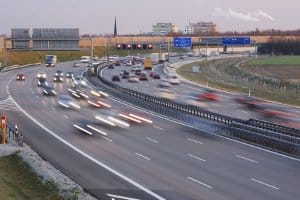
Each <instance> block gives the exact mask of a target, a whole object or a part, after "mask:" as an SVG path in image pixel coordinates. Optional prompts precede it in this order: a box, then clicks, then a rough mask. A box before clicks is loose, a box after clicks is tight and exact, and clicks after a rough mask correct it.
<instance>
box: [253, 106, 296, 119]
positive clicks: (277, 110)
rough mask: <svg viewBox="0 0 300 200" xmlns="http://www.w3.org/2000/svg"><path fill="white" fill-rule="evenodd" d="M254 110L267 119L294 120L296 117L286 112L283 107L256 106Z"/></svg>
mask: <svg viewBox="0 0 300 200" xmlns="http://www.w3.org/2000/svg"><path fill="white" fill-rule="evenodd" d="M256 110H257V111H258V112H259V113H261V114H262V115H263V116H264V117H267V118H270V117H272V118H278V119H284V118H289V117H291V118H294V117H297V116H296V115H295V114H294V113H291V112H290V111H288V110H286V109H285V108H283V107H279V106H275V105H271V104H260V105H259V106H257V108H256Z"/></svg>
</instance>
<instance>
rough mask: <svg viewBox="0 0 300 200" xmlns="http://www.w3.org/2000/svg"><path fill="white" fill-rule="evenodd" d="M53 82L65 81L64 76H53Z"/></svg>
mask: <svg viewBox="0 0 300 200" xmlns="http://www.w3.org/2000/svg"><path fill="white" fill-rule="evenodd" d="M53 82H64V77H63V76H53Z"/></svg>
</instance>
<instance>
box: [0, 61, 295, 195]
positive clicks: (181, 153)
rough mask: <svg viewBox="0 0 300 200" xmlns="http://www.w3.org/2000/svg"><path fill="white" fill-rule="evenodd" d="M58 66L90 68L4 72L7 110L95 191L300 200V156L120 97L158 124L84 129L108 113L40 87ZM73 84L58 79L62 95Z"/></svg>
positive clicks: (56, 161)
mask: <svg viewBox="0 0 300 200" xmlns="http://www.w3.org/2000/svg"><path fill="white" fill-rule="evenodd" d="M57 69H62V70H63V71H64V72H67V71H75V73H76V74H80V73H81V72H82V71H83V70H84V68H83V67H80V68H73V67H72V63H70V62H69V63H63V64H59V65H58V66H57V67H56V68H44V67H35V68H27V69H22V70H18V71H12V72H8V73H6V74H2V75H1V76H0V80H1V83H2V84H1V88H0V89H1V94H0V100H1V103H0V105H1V106H0V111H1V113H3V112H4V113H5V114H7V115H8V117H9V119H10V120H11V122H13V123H16V124H18V126H19V128H20V130H22V132H23V134H24V137H25V141H26V143H28V144H30V145H31V146H32V147H33V149H35V150H36V151H37V152H39V154H40V155H41V156H42V157H43V158H45V159H46V160H47V161H49V162H50V163H52V164H53V165H54V166H55V167H56V168H58V169H59V170H61V171H62V172H64V173H65V174H66V175H68V176H69V177H70V178H72V179H73V180H75V181H76V182H78V183H79V184H80V185H81V186H82V187H83V188H84V189H86V190H87V191H89V192H90V193H91V194H93V195H94V196H96V197H98V198H101V199H111V198H109V196H108V195H107V194H114V195H121V196H128V197H132V198H137V199H175V200H176V199H178V200H182V199H195V200H199V199H272V200H273V199H278V200H279V199H297V198H298V197H299V195H300V191H299V190H298V186H299V185H300V175H299V160H296V159H292V158H289V157H286V156H283V155H279V154H275V153H272V152H269V151H266V150H262V149H259V148H256V147H252V146H249V145H245V144H242V143H239V142H233V141H231V140H228V139H226V138H222V137H220V136H217V135H211V134H207V133H205V130H204V132H203V131H199V130H195V129H193V128H190V127H187V126H184V125H182V124H180V123H177V122H175V121H172V120H169V119H166V118H164V117H161V116H157V115H154V114H151V113H149V112H147V111H142V110H136V109H135V108H133V107H132V106H130V105H127V104H126V103H124V102H119V101H118V100H116V99H113V98H109V99H106V100H104V101H106V102H107V103H110V104H111V105H112V107H113V109H114V110H116V111H119V112H129V111H130V112H134V113H138V114H140V115H143V116H145V117H147V118H151V120H152V121H153V124H151V125H150V124H148V125H147V124H139V125H136V124H132V126H131V127H129V128H128V129H117V128H114V129H112V128H110V127H107V126H100V125H99V126H98V128H100V129H101V130H103V131H105V132H106V133H107V137H104V136H102V135H100V134H99V135H93V136H89V135H85V134H84V133H81V132H79V131H78V130H76V129H75V128H74V127H72V124H73V123H75V122H78V121H80V120H82V119H84V120H88V121H90V122H93V121H94V118H93V117H94V115H95V114H96V113H97V112H101V111H99V110H95V109H92V108H90V107H88V106H87V105H86V103H85V102H83V101H81V102H80V104H81V106H82V109H81V110H80V111H69V110H63V109H61V108H59V107H58V106H57V99H56V97H45V96H43V95H42V94H41V91H40V89H39V88H37V87H36V79H35V76H36V73H37V72H38V71H40V70H43V71H46V72H47V73H48V74H49V75H48V76H51V75H53V74H54V73H55V71H56V70H57ZM19 72H22V73H24V74H25V75H26V81H24V82H16V81H15V77H16V73H19ZM95 81H96V80H95ZM69 86H71V83H70V82H67V81H66V82H64V83H62V84H61V83H57V84H54V87H55V88H56V90H57V91H58V92H59V93H60V94H66V93H67V88H68V87H69ZM15 103H16V104H17V105H18V106H16V105H15ZM101 163H102V166H101ZM103 165H105V166H103ZM108 166H109V167H110V169H105V168H106V167H108ZM112 169H113V170H116V171H117V172H119V173H120V174H122V175H124V176H126V177H127V178H128V179H126V178H125V177H122V176H121V175H120V174H117V173H116V171H113V170H112ZM124 178H125V179H126V180H125V179H124ZM129 179H130V180H129ZM130 181H131V183H130ZM115 199H118V198H115Z"/></svg>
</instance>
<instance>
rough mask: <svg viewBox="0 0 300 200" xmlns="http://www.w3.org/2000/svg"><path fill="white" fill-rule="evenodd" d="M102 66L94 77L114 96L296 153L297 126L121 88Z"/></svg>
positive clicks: (298, 150)
mask: <svg viewBox="0 0 300 200" xmlns="http://www.w3.org/2000/svg"><path fill="white" fill-rule="evenodd" d="M106 66H107V65H101V66H99V68H98V69H97V77H98V79H99V80H100V81H101V82H102V83H104V85H105V86H107V87H106V90H107V91H109V92H110V93H111V94H112V95H113V96H115V97H117V98H120V99H122V100H125V101H128V102H129V103H132V104H134V105H138V106H141V107H144V108H146V109H149V110H152V111H154V112H157V113H160V114H164V115H166V116H169V117H173V118H176V119H179V120H183V121H184V119H185V117H184V115H186V114H188V115H191V116H196V117H199V118H203V119H206V120H209V121H214V122H217V123H221V124H224V125H226V126H227V131H225V132H224V133H225V134H226V135H227V136H229V137H235V138H239V139H241V140H246V141H248V142H251V143H255V144H258V145H261V146H265V147H267V148H271V149H274V150H277V151H280V152H284V153H287V154H290V155H296V156H300V138H299V137H300V130H299V129H294V128H290V127H286V126H282V125H278V124H273V123H270V122H264V121H260V120H256V119H250V120H242V119H238V118H233V117H229V116H225V115H221V114H217V113H213V112H210V111H207V110H203V109H201V108H199V107H197V106H193V105H187V104H183V103H178V102H174V101H172V100H169V99H165V98H161V97H155V96H151V95H148V94H144V93H141V92H137V91H134V90H131V89H128V88H124V87H121V86H120V85H118V84H115V83H113V82H111V81H109V80H107V79H106V78H105V77H102V76H101V71H102V70H103V69H104V68H105V67H106ZM94 84H95V85H97V84H98V83H95V82H94ZM104 85H103V84H102V85H101V87H102V88H103V86H104Z"/></svg>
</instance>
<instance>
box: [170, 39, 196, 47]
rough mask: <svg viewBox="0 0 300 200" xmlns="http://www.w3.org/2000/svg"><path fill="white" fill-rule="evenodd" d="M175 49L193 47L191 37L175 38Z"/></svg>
mask: <svg viewBox="0 0 300 200" xmlns="http://www.w3.org/2000/svg"><path fill="white" fill-rule="evenodd" d="M174 47H178V48H182V47H192V38H190V37H174Z"/></svg>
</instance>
